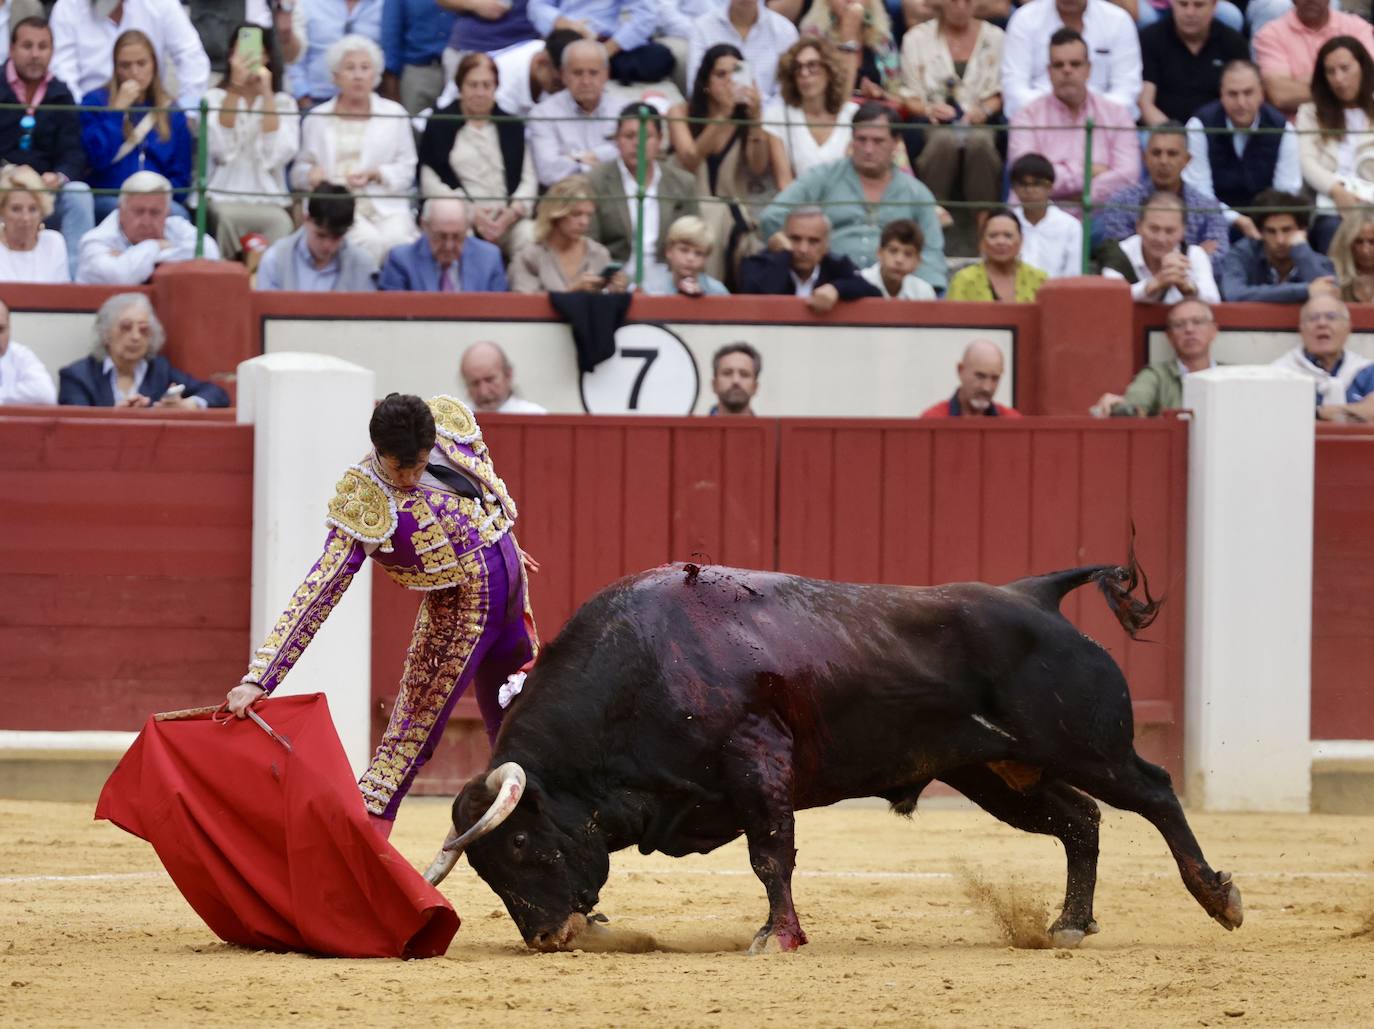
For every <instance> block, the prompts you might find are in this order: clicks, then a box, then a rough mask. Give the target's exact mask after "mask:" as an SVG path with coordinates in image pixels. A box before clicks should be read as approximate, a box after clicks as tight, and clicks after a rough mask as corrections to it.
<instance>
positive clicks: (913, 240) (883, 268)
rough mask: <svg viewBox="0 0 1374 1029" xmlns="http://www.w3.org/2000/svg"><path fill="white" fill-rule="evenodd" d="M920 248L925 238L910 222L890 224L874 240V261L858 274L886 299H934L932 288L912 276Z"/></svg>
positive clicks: (899, 219)
mask: <svg viewBox="0 0 1374 1029" xmlns="http://www.w3.org/2000/svg"><path fill="white" fill-rule="evenodd" d="M923 246H925V236H923V235H922V234H921V227H920V226H919V225H917V224H916V223H915V222H914V221H912V220H911V219H910V218H898V219H896V220H895V221H890V222H888V223H887V224H886V225H885V226H883V235H882V238H881V239H879V241H878V260H877V261H876V262H875V263H873V264H871V265H869V266H868V267H867V268H865V269H864V270H863V271H861V272H859V274H860V275H862V276H863V277H864V278H865V279H866V280H867V281H868V282H869V283H870V284H871V285H873V286H876V287H877V288H878V289H879V290H880V291H881V295H882V296H884V297H887V298H888V299H889V300H934V299H935V287H934V286H932V285H931V284H930V283H928V282H926V280H925V279H923V278H921V277H920V276H919V275H917V274H916V269H917V268H919V267H920V266H921V248H922V247H923Z"/></svg>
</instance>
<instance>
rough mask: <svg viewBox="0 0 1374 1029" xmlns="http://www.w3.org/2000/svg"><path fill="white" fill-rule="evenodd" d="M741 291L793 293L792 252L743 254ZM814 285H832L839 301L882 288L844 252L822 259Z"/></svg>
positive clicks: (878, 293)
mask: <svg viewBox="0 0 1374 1029" xmlns="http://www.w3.org/2000/svg"><path fill="white" fill-rule="evenodd" d="M739 280H740V287H739V290H738V292H740V293H756V294H764V295H767V296H782V297H790V296H795V295H796V293H797V286H796V283H794V282H793V281H792V255H791V254H789V253H788V252H787V251H785V250H779V251H765V252H764V253H761V254H755V255H754V256H753V257H746V258H745V259H744V261H743V263H742V264H741V265H740V270H739ZM816 286H817V287H818V288H819V287H821V286H834V287H835V292H837V293H839V295H840V299H841V300H858V299H859V298H861V297H880V296H882V295H883V294H882V291H881V290H879V289H878V287H877V286H874V285H873V284H872V283H870V282H869V281H868V280H867V279H864V278H863V277H861V276H860V275H859V272H858V269H856V268H855V267H854V262H853V261H851V260H850V259H849V258H847V257H845V256H844V255H843V254H826V255H825V256H824V257H822V258H821V273H820V275H819V276H818V277H817V278H816Z"/></svg>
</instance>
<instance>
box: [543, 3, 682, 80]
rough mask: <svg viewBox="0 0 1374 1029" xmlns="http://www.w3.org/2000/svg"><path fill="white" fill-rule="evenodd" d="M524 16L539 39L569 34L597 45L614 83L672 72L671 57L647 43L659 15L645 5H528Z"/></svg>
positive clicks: (659, 46)
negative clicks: (557, 33)
mask: <svg viewBox="0 0 1374 1029" xmlns="http://www.w3.org/2000/svg"><path fill="white" fill-rule="evenodd" d="M528 11H529V17H530V23H531V24H532V25H534V29H535V31H536V32H538V33H539V35H541V36H545V37H547V36H548V35H549V33H551V32H553V31H554V30H555V29H572V30H573V31H574V32H580V33H582V35H583V36H584V37H585V38H586V39H589V40H601V41H602V42H603V43H604V45H605V51H606V57H607V58H608V59H609V61H610V74H611V76H612V77H613V78H614V79H615V80H616V81H617V82H622V83H625V84H626V85H628V84H629V83H631V82H658V81H659V80H660V79H666V78H667V77H668V76H669V75H671V74H672V72H673V55H672V52H671V51H670V50H669V49H668V48H667V47H666V46H664V45H663V44H662V43H655V42H653V41H652V40H651V39H650V37H651V36H652V35H653V32H654V28H655V27H656V26H657V25H658V12H657V10H656V9H655V8H654V5H653V4H652V3H650V2H649V0H529V8H528Z"/></svg>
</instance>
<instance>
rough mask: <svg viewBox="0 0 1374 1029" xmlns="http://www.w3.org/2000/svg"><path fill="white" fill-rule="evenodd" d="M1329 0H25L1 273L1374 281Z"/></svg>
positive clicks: (89, 278) (503, 286)
mask: <svg viewBox="0 0 1374 1029" xmlns="http://www.w3.org/2000/svg"><path fill="white" fill-rule="evenodd" d="M1332 4H1333V0H1294V2H1291V3H1290V2H1289V0H1249V3H1248V4H1242V5H1240V6H1236V5H1234V4H1232V3H1230V2H1228V0H1148V2H1137V0H1025V2H1024V3H1021V4H1015V3H1007V4H997V3H987V2H978V0H928V2H914V0H913V2H907V3H884V2H883V0H682V2H679V3H673V4H669V3H666V2H662V0H239V2H236V3H217V2H213V0H189V2H187V3H183V2H181V0H55V2H48V3H44V2H40V0H16V2H14V3H11V4H9V5H5V10H6V14H7V15H8V26H7V28H8V31H7V34H6V38H5V39H3V40H0V44H3V45H5V46H7V53H6V54H5V55H4V56H5V75H4V80H3V82H0V104H5V103H8V104H9V105H10V106H9V107H8V108H3V109H0V161H3V167H0V222H2V224H0V281H24V282H63V281H71V280H74V281H77V282H92V283H108V284H122V285H135V284H138V283H142V282H145V281H147V279H148V278H149V277H150V276H151V275H152V274H153V272H154V271H155V269H156V267H157V266H158V265H159V264H162V263H166V262H171V261H179V260H185V259H188V258H190V257H193V256H206V257H212V258H214V257H220V258H223V259H225V260H237V261H242V262H244V263H245V264H246V265H247V266H248V267H249V270H250V273H252V274H254V275H255V285H256V287H257V288H259V289H292V290H348V291H359V290H370V289H382V290H424V291H439V292H473V291H498V290H512V291H517V292H542V291H551V292H567V291H572V292H611V293H616V292H624V291H627V290H641V291H644V292H647V293H653V294H659V295H668V294H678V295H683V296H702V295H721V294H724V293H728V292H735V293H769V294H786V295H795V296H799V297H804V298H806V299H807V301H808V304H809V305H810V306H811V308H812V309H813V310H815V311H818V312H821V311H826V310H829V309H830V308H831V307H833V306H834V305H835V304H836V303H838V302H841V301H844V300H847V299H853V298H859V297H900V298H904V299H937V298H940V297H949V298H951V299H961V300H983V301H1008V302H1015V301H1026V300H1032V299H1034V297H1035V295H1036V293H1037V291H1038V290H1039V288H1040V286H1041V285H1042V284H1043V283H1044V282H1045V281H1047V280H1048V279H1049V278H1052V277H1057V276H1065V275H1074V274H1081V273H1083V272H1085V271H1088V272H1091V273H1094V274H1103V275H1106V276H1108V277H1119V278H1122V279H1124V280H1126V281H1127V282H1128V283H1129V284H1130V286H1131V290H1132V294H1133V296H1135V297H1136V298H1137V299H1139V300H1142V301H1158V302H1166V303H1171V302H1177V301H1179V300H1183V299H1193V298H1196V299H1198V300H1201V301H1216V300H1221V299H1247V300H1266V301H1273V302H1280V303H1296V302H1303V301H1306V300H1308V299H1310V298H1312V297H1315V296H1319V295H1326V294H1327V293H1330V294H1331V295H1332V296H1335V297H1342V296H1343V297H1345V298H1346V299H1347V300H1349V301H1355V302H1361V301H1368V300H1370V299H1372V298H1374V219H1370V218H1369V217H1368V214H1367V211H1366V205H1369V204H1370V203H1371V202H1374V125H1371V118H1374V60H1372V59H1371V56H1370V52H1371V50H1374V30H1371V27H1370V24H1369V22H1368V21H1367V20H1365V19H1364V18H1362V17H1360V16H1358V15H1355V14H1351V13H1346V12H1342V11H1341V10H1335V9H1333V8H1332ZM1242 7H1243V8H1244V10H1242ZM202 100H204V101H205V104H206V107H205V109H204V114H202V106H201V105H202ZM73 105H75V109H73ZM1089 123H1091V126H1092V127H1091V129H1090V128H1089ZM1089 133H1091V141H1090V142H1089V138H1088V135H1089ZM198 148H202V149H203V151H204V155H205V160H206V166H205V167H204V169H203V178H202V173H201V171H200V170H199V169H198V153H197V151H198ZM202 186H203V187H204V188H203V189H202V188H201V187H202ZM641 197H642V200H641ZM1085 200H1086V201H1088V204H1089V206H1088V207H1087V209H1086V210H1085V209H1084V202H1085ZM202 203H203V204H204V205H205V207H206V211H205V212H204V213H205V214H206V217H207V220H208V224H209V234H208V237H206V238H204V239H203V240H202V239H199V238H198V233H197V231H196V229H195V227H194V224H193V222H194V220H195V218H194V214H193V211H194V209H195V207H196V206H197V205H199V204H202ZM641 241H642V246H643V251H644V252H642V253H640V252H638V248H639V247H640V245H641Z"/></svg>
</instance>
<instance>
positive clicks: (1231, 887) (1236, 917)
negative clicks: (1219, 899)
mask: <svg viewBox="0 0 1374 1029" xmlns="http://www.w3.org/2000/svg"><path fill="white" fill-rule="evenodd" d="M1217 877H1218V879H1220V880H1221V885H1222V886H1224V887H1226V905H1225V907H1223V908H1222V909H1221V911H1219V912H1218V913H1217V914H1215V915H1213V916H1212V917H1213V918H1215V919H1216V920H1217V921H1218V922H1220V923H1221V924H1222V925H1224V926H1225V927H1226V928H1227V929H1239V928H1240V927H1241V923H1242V922H1244V921H1245V907H1244V905H1243V904H1242V903H1241V899H1240V887H1239V886H1237V885H1236V884H1235V883H1233V882H1232V881H1231V873H1229V872H1218V873H1217Z"/></svg>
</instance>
